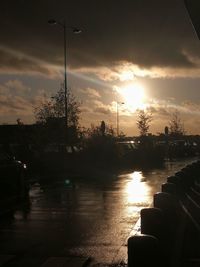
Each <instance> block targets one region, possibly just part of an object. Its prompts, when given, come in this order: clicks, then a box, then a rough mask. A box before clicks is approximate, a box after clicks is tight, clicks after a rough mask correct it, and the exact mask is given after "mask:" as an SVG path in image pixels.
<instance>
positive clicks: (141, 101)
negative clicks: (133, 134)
mask: <svg viewBox="0 0 200 267" xmlns="http://www.w3.org/2000/svg"><path fill="white" fill-rule="evenodd" d="M117 92H118V93H119V94H120V95H121V96H122V98H123V102H124V104H125V105H126V108H127V109H129V110H130V111H132V112H134V111H136V110H137V109H145V108H146V105H145V91H144V88H143V87H142V86H141V85H140V84H136V83H134V84H129V85H127V86H126V87H122V88H118V89H117Z"/></svg>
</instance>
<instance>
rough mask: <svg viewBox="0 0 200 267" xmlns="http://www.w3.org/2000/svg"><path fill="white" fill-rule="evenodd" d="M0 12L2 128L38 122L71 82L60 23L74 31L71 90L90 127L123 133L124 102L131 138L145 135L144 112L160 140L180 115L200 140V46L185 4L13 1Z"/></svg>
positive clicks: (176, 0) (179, 0) (178, 0)
mask: <svg viewBox="0 0 200 267" xmlns="http://www.w3.org/2000/svg"><path fill="white" fill-rule="evenodd" d="M0 12H1V16H0V24H1V35H0V40H1V42H0V124H3V123H10V124H16V120H17V119H18V118H21V119H22V121H23V122H24V123H27V124H29V123H34V122H35V119H34V115H33V108H34V106H37V105H38V103H40V102H41V101H43V100H44V99H45V98H46V97H50V96H51V95H52V94H54V93H55V92H56V91H57V90H58V89H59V88H60V84H61V83H63V77H64V76H63V70H64V67H63V60H64V56H63V29H62V28H61V27H59V25H49V24H48V20H49V19H56V20H58V21H61V22H62V21H63V20H65V21H66V24H67V25H68V26H69V28H68V30H67V79H68V87H69V88H70V90H71V91H72V93H73V94H74V95H75V96H76V97H77V99H78V100H79V101H81V103H82V104H81V109H82V113H81V121H80V124H81V125H82V126H86V127H89V126H90V125H91V124H95V125H98V124H100V122H101V121H102V120H104V121H105V122H106V123H107V124H110V125H112V126H113V127H114V128H116V106H117V104H116V103H117V102H124V104H123V105H119V122H120V130H122V131H123V132H124V133H125V134H127V135H137V134H138V129H137V126H136V111H137V109H146V110H149V111H150V112H151V113H152V115H153V121H152V125H151V127H150V131H151V132H152V133H154V134H156V133H158V132H163V131H164V127H165V126H166V125H168V124H169V120H170V116H171V114H172V113H173V112H174V111H175V110H178V111H179V112H180V116H181V119H182V121H183V122H184V126H185V130H186V133H187V134H200V97H199V96H200V88H199V87H200V41H199V40H198V38H197V36H196V33H195V31H194V29H193V26H192V24H191V22H190V19H189V16H188V13H187V11H186V9H185V6H184V3H183V0H162V1H160V0H123V1H122V0H117V1H116V0H115V1H114V0H106V1H105V0H84V1H80V0H60V1H59V0H57V1H52V0H40V1H39V0H35V1H33V0H29V1H27V0H17V1H11V0H7V1H3V2H2V3H1V11H0ZM199 13H200V11H199ZM70 26H76V27H78V28H81V29H82V33H81V34H78V35H77V34H76V35H75V34H73V33H72V31H71V29H70Z"/></svg>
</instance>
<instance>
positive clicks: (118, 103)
mask: <svg viewBox="0 0 200 267" xmlns="http://www.w3.org/2000/svg"><path fill="white" fill-rule="evenodd" d="M123 104H124V102H117V136H119V105H123Z"/></svg>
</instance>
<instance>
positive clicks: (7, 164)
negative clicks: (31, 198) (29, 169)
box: [0, 150, 28, 203]
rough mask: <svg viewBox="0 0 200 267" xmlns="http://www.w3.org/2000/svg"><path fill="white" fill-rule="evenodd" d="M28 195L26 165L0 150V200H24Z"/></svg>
mask: <svg viewBox="0 0 200 267" xmlns="http://www.w3.org/2000/svg"><path fill="white" fill-rule="evenodd" d="M27 193H28V180H27V177H26V165H25V164H23V163H22V162H21V161H18V160H16V159H15V158H14V157H12V156H10V155H8V154H7V153H6V152H5V151H2V150H0V200H1V203H3V202H4V201H5V200H8V199H19V198H24V197H25V196H26V195H27Z"/></svg>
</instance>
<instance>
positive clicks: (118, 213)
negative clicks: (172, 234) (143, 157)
mask: <svg viewBox="0 0 200 267" xmlns="http://www.w3.org/2000/svg"><path fill="white" fill-rule="evenodd" d="M188 162H191V160H182V161H179V162H171V163H166V165H165V168H160V169H152V170H147V171H141V170H132V171H129V172H124V173H120V174H105V173H104V174H100V175H99V176H98V177H96V176H94V177H90V178H87V177H76V178H75V177H70V176H69V175H64V174H63V175H62V176H61V177H60V176H57V175H54V177H53V179H52V176H51V181H48V179H42V177H35V179H34V182H32V185H31V187H30V192H29V198H28V199H27V201H25V202H23V203H21V204H20V205H18V206H17V207H16V208H15V210H13V213H12V214H10V216H3V217H2V218H1V220H0V266H5V267H7V266H9V267H14V266H15V267H16V266H20V267H23V266H29V267H32V266H34V267H37V266H38V267H39V266H42V265H43V264H44V263H45V262H46V261H47V259H48V258H50V257H68V258H74V257H75V258H76V257H84V258H85V259H87V258H90V260H91V261H90V265H95V264H101V265H102V266H103V265H104V266H105V265H109V264H114V263H119V262H124V263H127V246H126V244H127V239H128V237H129V236H130V235H131V234H134V233H135V232H134V231H135V230H134V229H135V225H136V223H137V222H138V219H139V218H140V210H141V209H142V208H144V207H148V206H150V205H151V204H152V200H153V194H154V193H156V192H158V191H160V188H161V184H162V183H163V182H166V178H167V176H170V175H173V174H174V173H175V172H176V171H178V170H180V169H181V168H182V167H184V166H185V165H187V163H188ZM138 225H139V224H138ZM2 257H4V258H6V257H7V259H8V260H5V261H3V260H2V261H1V259H2ZM9 257H10V258H9ZM4 262H5V263H4ZM77 267H78V266H77Z"/></svg>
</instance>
